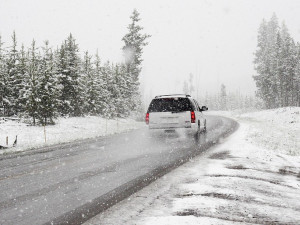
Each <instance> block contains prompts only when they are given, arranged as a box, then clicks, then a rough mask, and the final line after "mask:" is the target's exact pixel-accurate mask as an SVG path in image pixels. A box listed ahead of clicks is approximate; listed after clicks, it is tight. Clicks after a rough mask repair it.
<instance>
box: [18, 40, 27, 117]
mask: <svg viewBox="0 0 300 225" xmlns="http://www.w3.org/2000/svg"><path fill="white" fill-rule="evenodd" d="M28 58H29V55H28V52H26V51H25V47H24V45H22V46H21V50H20V53H19V64H18V76H19V77H20V80H21V82H20V84H19V98H18V108H19V113H21V114H22V113H24V112H26V102H27V98H26V94H27V91H28V89H29V72H28Z"/></svg>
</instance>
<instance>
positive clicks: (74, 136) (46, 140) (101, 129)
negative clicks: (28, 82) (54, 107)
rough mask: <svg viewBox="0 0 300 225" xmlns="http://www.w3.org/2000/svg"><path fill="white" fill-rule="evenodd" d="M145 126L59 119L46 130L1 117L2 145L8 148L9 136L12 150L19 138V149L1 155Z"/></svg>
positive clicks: (129, 121) (97, 119)
mask: <svg viewBox="0 0 300 225" xmlns="http://www.w3.org/2000/svg"><path fill="white" fill-rule="evenodd" d="M142 126H145V123H143V122H136V121H135V120H132V119H117V120H106V119H103V118H101V117H95V116H90V117H71V118H59V119H58V120H57V121H56V125H53V126H46V127H45V128H44V127H42V126H28V125H27V124H25V123H22V122H18V121H17V120H15V121H13V120H4V119H3V118H2V119H1V118H0V145H1V146H7V145H6V137H8V147H12V145H13V143H14V141H15V139H16V136H18V137H17V145H16V147H13V148H8V149H2V150H1V149H0V154H3V153H7V152H13V151H24V150H27V149H32V148H37V147H43V146H48V145H53V144H59V143H66V142H71V141H74V140H81V139H85V138H94V137H99V136H106V135H111V134H115V133H120V132H125V131H128V130H132V129H136V128H139V127H142Z"/></svg>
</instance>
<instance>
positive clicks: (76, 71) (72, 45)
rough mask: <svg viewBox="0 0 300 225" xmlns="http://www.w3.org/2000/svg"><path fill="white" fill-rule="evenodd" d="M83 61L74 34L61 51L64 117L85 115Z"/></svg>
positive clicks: (62, 110) (59, 68)
mask: <svg viewBox="0 0 300 225" xmlns="http://www.w3.org/2000/svg"><path fill="white" fill-rule="evenodd" d="M80 64H81V60H80V57H79V48H78V45H77V44H76V41H75V39H74V38H73V36H72V34H70V35H69V37H68V38H67V40H65V42H64V43H63V44H62V46H61V48H60V51H59V59H58V74H59V84H60V85H61V89H62V90H61V91H62V92H61V95H60V101H61V103H60V112H61V113H62V114H63V115H70V116H81V115H83V105H84V97H83V96H82V95H81V94H82V92H83V89H84V86H83V80H82V77H81V74H80V71H81V69H80Z"/></svg>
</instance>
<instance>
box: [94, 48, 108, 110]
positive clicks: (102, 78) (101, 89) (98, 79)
mask: <svg viewBox="0 0 300 225" xmlns="http://www.w3.org/2000/svg"><path fill="white" fill-rule="evenodd" d="M94 67H95V68H94V74H95V85H96V89H97V93H98V97H97V103H96V108H97V114H101V115H105V113H106V112H107V111H108V101H107V100H108V98H109V93H108V89H107V79H106V76H107V74H106V73H105V68H104V67H102V66H101V60H100V57H99V54H98V51H97V53H96V55H95V60H94Z"/></svg>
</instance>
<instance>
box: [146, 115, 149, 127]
mask: <svg viewBox="0 0 300 225" xmlns="http://www.w3.org/2000/svg"><path fill="white" fill-rule="evenodd" d="M146 124H149V113H147V114H146Z"/></svg>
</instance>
